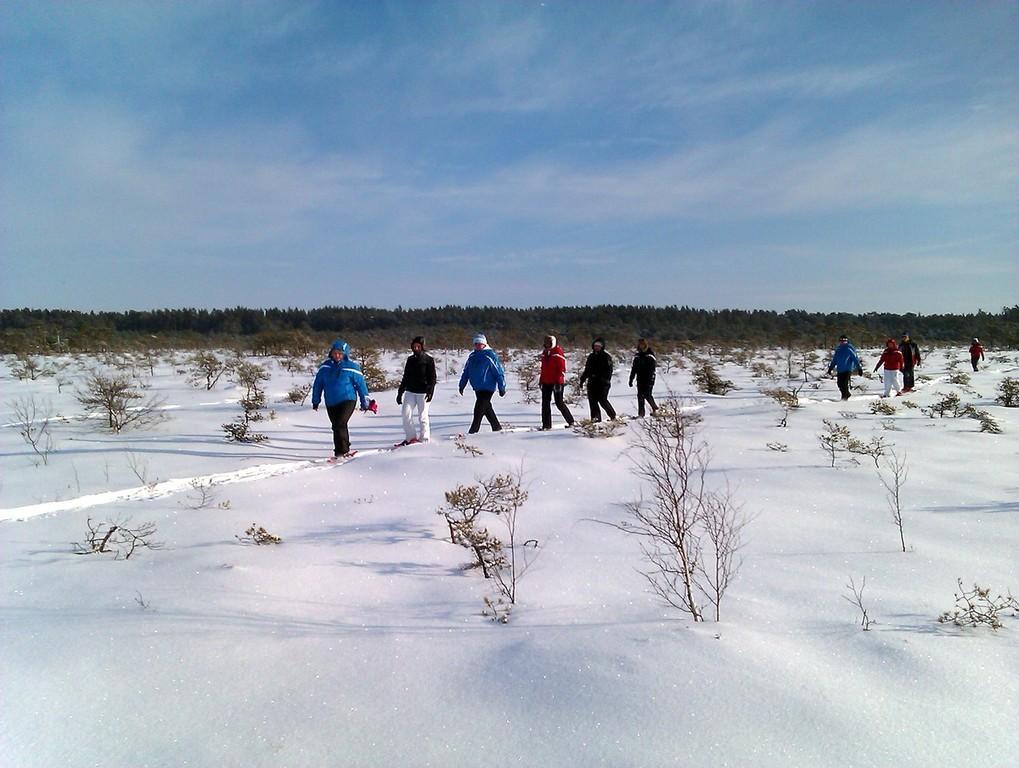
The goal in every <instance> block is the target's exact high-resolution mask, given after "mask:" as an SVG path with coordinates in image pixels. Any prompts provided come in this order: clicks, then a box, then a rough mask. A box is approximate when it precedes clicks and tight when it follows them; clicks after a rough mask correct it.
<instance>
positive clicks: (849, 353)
mask: <svg viewBox="0 0 1019 768" xmlns="http://www.w3.org/2000/svg"><path fill="white" fill-rule="evenodd" d="M832 371H838V383H839V392H841V393H842V399H843V400H848V399H849V379H850V378H851V377H852V375H853V374H854V373H855V374H857V375H858V376H862V375H863V366H862V365H860V356H859V355H858V354H857V353H856V349H855V348H854V347H853V345H852V344H850V343H849V339H848V338H847V337H846V336H839V345H838V346H837V347H835V351H834V352H832V355H831V362H830V363H828V375H829V376H831V372H832Z"/></svg>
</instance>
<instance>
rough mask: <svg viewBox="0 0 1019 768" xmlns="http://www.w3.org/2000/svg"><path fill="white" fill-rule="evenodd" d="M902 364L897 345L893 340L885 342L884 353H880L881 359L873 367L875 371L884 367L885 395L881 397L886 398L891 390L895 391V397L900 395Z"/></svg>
mask: <svg viewBox="0 0 1019 768" xmlns="http://www.w3.org/2000/svg"><path fill="white" fill-rule="evenodd" d="M903 362H904V360H903V357H902V353H901V352H900V351H899V345H898V344H896V343H895V339H888V341H886V342H885V351H884V352H882V353H881V358H880V359H879V360H878V361H877V365H875V366H874V370H875V371H877V369H878V368H880V367H881V366H882V365H884V367H885V393H884V394H883V395H881V397H888V395H889V394H891V391H892V390H893V389H894V390H895V396H896V397H898V396H899V395H901V394H902V366H903Z"/></svg>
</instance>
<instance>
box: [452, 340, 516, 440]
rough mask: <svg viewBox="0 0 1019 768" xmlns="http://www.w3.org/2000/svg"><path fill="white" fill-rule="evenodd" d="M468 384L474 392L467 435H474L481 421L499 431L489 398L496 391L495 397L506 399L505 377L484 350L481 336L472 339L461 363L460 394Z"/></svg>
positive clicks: (493, 357)
mask: <svg viewBox="0 0 1019 768" xmlns="http://www.w3.org/2000/svg"><path fill="white" fill-rule="evenodd" d="M467 382H470V384H471V387H472V388H473V389H474V396H475V398H477V399H476V400H475V401H474V421H472V422H471V428H470V429H469V430H468V433H469V434H472V435H473V434H474V433H475V432H477V431H478V430H479V429H481V417H482V416H484V417H485V418H486V419H488V423H489V424H490V425H491V427H492V431H493V432H498V431H499V430H500V429H502V425H501V424H499V417H498V416H496V415H495V409H494V408H493V407H492V395H494V394H495V391H496V389H498V390H499V397H505V396H506V373H505V372H504V371H503V369H502V363H500V362H499V356H498V355H497V354H495V352H493V351H492V349H491V348H490V347H489V346H488V339H486V338H485V334H483V333H478V334H475V336H474V351H473V352H471V353H470V355H468V357H467V362H466V363H464V370H463V373H462V374H460V394H461V395H462V394H463V393H464V387H466V386H467Z"/></svg>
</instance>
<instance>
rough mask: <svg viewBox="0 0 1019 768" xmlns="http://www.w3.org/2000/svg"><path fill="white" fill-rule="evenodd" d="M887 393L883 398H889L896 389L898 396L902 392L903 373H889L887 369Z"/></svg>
mask: <svg viewBox="0 0 1019 768" xmlns="http://www.w3.org/2000/svg"><path fill="white" fill-rule="evenodd" d="M884 372H885V393H884V394H883V395H882V397H888V395H889V393H891V391H892V390H893V389H894V390H895V392H896V393H897V394H901V392H902V371H889V370H888V369H887V368H885V371H884Z"/></svg>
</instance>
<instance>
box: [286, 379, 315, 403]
mask: <svg viewBox="0 0 1019 768" xmlns="http://www.w3.org/2000/svg"><path fill="white" fill-rule="evenodd" d="M309 394H311V384H301V385H299V386H295V387H292V388H291V389H290V391H289V392H287V394H286V397H285V398H283V399H284V401H285V402H290V403H300V404H301V405H304V402H305V401H306V400H307V399H308V395H309Z"/></svg>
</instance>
